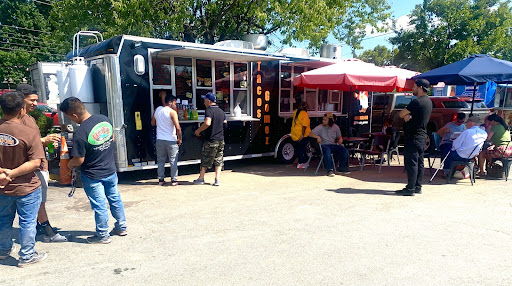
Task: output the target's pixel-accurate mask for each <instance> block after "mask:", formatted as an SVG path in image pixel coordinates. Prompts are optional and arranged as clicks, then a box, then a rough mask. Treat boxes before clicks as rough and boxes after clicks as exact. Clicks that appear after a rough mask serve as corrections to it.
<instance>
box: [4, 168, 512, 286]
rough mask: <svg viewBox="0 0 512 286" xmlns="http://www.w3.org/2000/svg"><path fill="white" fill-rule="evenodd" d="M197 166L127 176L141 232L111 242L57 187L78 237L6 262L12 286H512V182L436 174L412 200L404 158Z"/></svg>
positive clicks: (53, 201) (68, 225)
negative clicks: (20, 262) (330, 167)
mask: <svg viewBox="0 0 512 286" xmlns="http://www.w3.org/2000/svg"><path fill="white" fill-rule="evenodd" d="M196 168H197V166H190V167H186V168H182V169H180V172H181V174H184V175H181V176H180V181H181V185H180V186H178V187H170V186H169V187H157V186H156V182H157V180H156V179H155V177H156V176H155V174H153V173H152V172H144V173H132V174H123V175H122V180H121V184H120V190H121V194H122V197H123V200H124V202H125V207H126V214H127V218H128V223H129V229H128V230H129V234H128V236H127V237H114V238H113V241H112V243H110V244H108V245H90V244H87V243H86V242H85V237H87V236H88V235H92V234H93V231H94V215H93V212H92V211H91V209H90V206H89V203H88V200H87V198H86V197H85V194H84V192H83V190H81V189H79V190H77V192H76V194H75V196H74V197H73V198H68V197H67V193H68V192H69V188H68V187H66V188H62V187H57V186H54V187H52V188H51V191H50V193H49V200H48V203H47V209H48V211H49V214H50V217H51V222H52V224H53V225H55V226H58V227H60V228H61V229H62V233H64V234H67V235H71V236H72V242H68V243H63V244H45V243H42V242H38V243H37V245H36V249H37V250H39V251H45V252H48V253H49V256H48V259H47V260H46V261H44V262H42V263H40V264H36V265H33V266H32V267H27V268H23V269H20V268H17V267H15V265H16V264H17V260H16V259H17V255H15V258H16V259H15V258H9V259H7V260H4V261H1V262H0V273H1V275H0V285H55V284H61V285H104V284H110V285H119V284H121V283H123V284H124V285H142V284H146V285H512V270H511V269H512V255H511V253H512V252H511V249H512V239H511V238H512V190H511V188H510V186H511V184H512V182H505V181H501V180H477V183H476V185H475V186H473V187H472V186H471V185H470V183H469V180H462V181H459V182H458V183H457V184H451V185H445V184H444V180H441V179H436V180H435V181H434V182H433V184H429V185H426V186H425V187H424V191H423V194H422V195H418V196H415V197H401V196H395V195H393V191H395V190H397V189H401V188H403V187H404V185H405V180H406V179H405V174H404V173H402V170H403V167H400V166H396V165H395V166H392V168H391V169H388V168H387V167H386V168H383V170H382V174H378V173H377V169H372V168H368V169H367V170H365V171H362V172H360V171H353V172H352V173H351V174H350V175H348V176H340V175H338V176H336V177H334V178H329V177H326V176H324V175H323V173H322V175H318V176H314V174H313V173H314V170H308V171H307V172H302V171H301V170H297V169H296V168H295V166H294V165H279V164H275V163H273V161H272V160H267V159H263V160H262V159H260V160H246V161H241V162H229V163H228V165H227V167H226V170H225V171H223V173H222V180H221V183H222V186H220V187H213V186H211V185H203V186H194V185H191V182H192V180H193V179H195V178H196V177H197V174H195V173H194V172H195V169H196ZM352 169H353V170H354V169H355V168H352ZM427 175H428V172H427ZM425 180H426V181H428V179H427V178H426V177H425ZM206 181H207V182H213V173H209V174H207V177H206ZM16 243H18V241H16ZM18 249H19V248H18Z"/></svg>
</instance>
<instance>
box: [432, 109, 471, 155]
mask: <svg viewBox="0 0 512 286" xmlns="http://www.w3.org/2000/svg"><path fill="white" fill-rule="evenodd" d="M465 119H466V114H464V113H463V112H460V113H457V120H455V121H450V122H448V123H446V125H445V126H443V128H441V129H439V130H437V134H438V135H439V136H440V137H441V142H440V143H439V150H441V153H442V157H443V158H444V157H446V154H448V152H450V150H451V149H452V142H453V140H454V138H453V137H455V135H456V134H459V135H460V133H461V132H462V131H464V130H466V126H465V125H464V120H465Z"/></svg>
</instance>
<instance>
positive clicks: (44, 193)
mask: <svg viewBox="0 0 512 286" xmlns="http://www.w3.org/2000/svg"><path fill="white" fill-rule="evenodd" d="M36 175H37V177H38V178H39V181H41V202H42V203H45V202H46V198H47V197H48V178H49V177H50V172H48V171H39V170H37V171H36Z"/></svg>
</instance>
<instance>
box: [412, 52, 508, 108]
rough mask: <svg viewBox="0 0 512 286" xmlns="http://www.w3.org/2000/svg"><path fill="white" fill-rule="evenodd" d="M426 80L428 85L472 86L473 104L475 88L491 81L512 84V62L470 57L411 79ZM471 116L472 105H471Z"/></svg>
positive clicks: (483, 56)
mask: <svg viewBox="0 0 512 286" xmlns="http://www.w3.org/2000/svg"><path fill="white" fill-rule="evenodd" d="M420 78H423V79H426V80H428V81H429V82H430V84H437V83H438V82H444V83H445V84H448V85H466V84H471V83H473V84H474V87H475V88H474V91H473V102H474V99H475V93H476V87H477V85H479V84H483V83H486V82H488V81H493V82H495V83H512V62H509V61H504V60H499V59H496V58H493V57H491V56H489V55H471V56H469V57H468V58H466V59H464V60H461V61H458V62H454V63H451V64H449V65H446V66H442V67H440V68H437V69H433V70H430V71H428V72H425V73H422V74H419V75H417V76H414V77H413V79H414V80H416V79H420ZM471 114H473V104H471Z"/></svg>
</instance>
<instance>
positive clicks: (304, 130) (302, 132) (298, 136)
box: [290, 101, 311, 169]
mask: <svg viewBox="0 0 512 286" xmlns="http://www.w3.org/2000/svg"><path fill="white" fill-rule="evenodd" d="M309 125H310V120H309V115H308V103H307V102H305V101H303V102H301V103H300V104H299V108H297V110H295V112H293V116H292V130H291V132H290V137H291V138H292V140H293V141H294V142H296V146H297V159H298V163H297V169H305V168H307V167H308V166H307V164H308V163H307V161H308V158H307V154H306V147H307V145H308V142H309V141H308V136H309V133H310V132H311V127H310V126H309Z"/></svg>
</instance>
